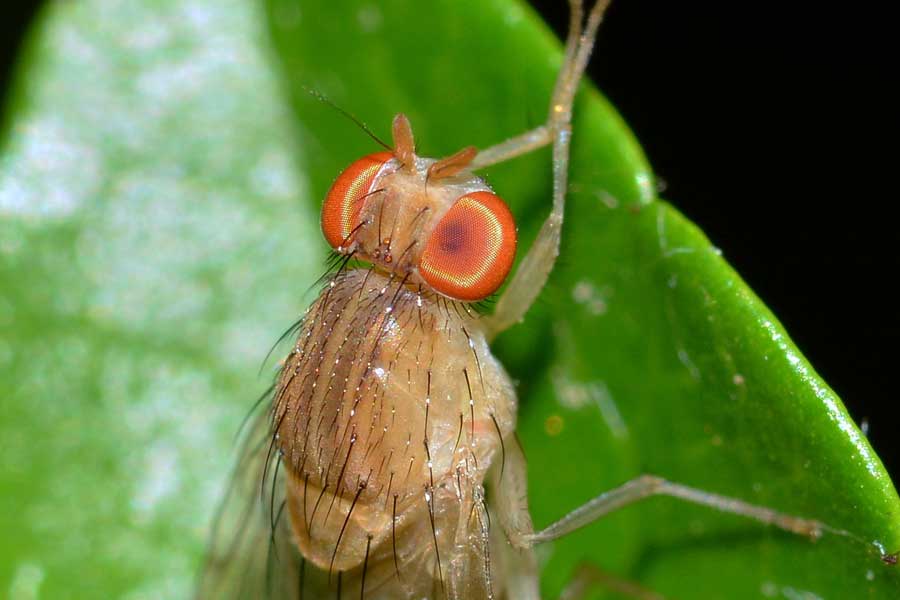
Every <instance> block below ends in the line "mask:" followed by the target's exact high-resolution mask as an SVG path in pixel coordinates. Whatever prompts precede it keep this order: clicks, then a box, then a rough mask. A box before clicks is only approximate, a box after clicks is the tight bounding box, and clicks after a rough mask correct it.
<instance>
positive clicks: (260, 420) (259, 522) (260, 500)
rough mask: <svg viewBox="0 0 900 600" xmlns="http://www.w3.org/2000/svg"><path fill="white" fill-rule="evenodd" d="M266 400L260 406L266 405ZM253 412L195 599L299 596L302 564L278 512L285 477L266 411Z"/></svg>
mask: <svg viewBox="0 0 900 600" xmlns="http://www.w3.org/2000/svg"><path fill="white" fill-rule="evenodd" d="M268 396H269V394H267V395H266V397H268ZM265 399H266V398H263V399H261V401H260V403H259V404H262V405H266V406H268V403H267V402H265ZM254 412H256V413H257V414H255V415H253V416H252V417H251V419H252V420H251V421H250V423H249V426H248V427H247V431H246V432H245V434H244V435H243V438H242V439H241V442H240V444H239V451H238V455H237V459H236V461H235V464H234V470H233V473H232V475H231V479H230V482H229V485H228V488H227V491H226V493H225V496H224V498H223V499H222V500H221V504H220V506H219V507H218V509H217V511H216V514H215V517H214V520H213V524H212V530H211V534H210V538H209V545H208V548H207V553H206V559H205V562H204V565H203V568H202V570H201V572H200V574H199V577H198V581H197V589H196V595H195V597H196V598H197V599H198V600H239V599H240V600H249V599H253V600H258V599H260V598H266V599H268V598H271V599H273V600H274V599H278V600H299V599H300V598H301V595H300V587H301V584H302V581H301V579H302V578H301V572H302V571H303V569H302V560H301V558H300V556H299V554H298V552H297V550H296V549H295V548H294V547H293V544H292V543H291V540H290V531H289V526H288V524H287V519H286V518H285V517H284V515H283V514H282V512H283V508H284V482H283V473H282V472H281V469H280V466H281V465H280V457H279V456H278V455H277V452H275V451H274V450H273V446H272V443H271V433H270V429H271V428H270V413H269V411H268V410H265V409H264V408H262V407H258V408H257V409H256V410H255V411H254Z"/></svg>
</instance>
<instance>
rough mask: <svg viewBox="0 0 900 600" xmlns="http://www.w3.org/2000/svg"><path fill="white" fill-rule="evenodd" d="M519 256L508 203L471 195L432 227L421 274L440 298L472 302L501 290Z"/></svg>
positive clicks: (489, 196)
mask: <svg viewBox="0 0 900 600" xmlns="http://www.w3.org/2000/svg"><path fill="white" fill-rule="evenodd" d="M515 255H516V224H515V221H513V216H512V213H510V212H509V208H508V207H507V206H506V203H505V202H503V200H501V199H500V198H499V197H498V196H495V195H494V194H492V193H490V192H472V193H471V194H466V195H465V196H463V197H461V198H460V199H459V200H457V201H456V203H455V204H454V205H453V206H452V207H451V208H450V210H449V211H447V214H445V215H444V217H443V218H442V219H441V220H440V221H439V222H438V224H437V227H435V228H434V231H433V232H432V234H431V237H430V238H428V243H427V244H426V245H425V251H424V252H423V253H422V258H421V259H420V260H419V273H421V275H422V277H423V278H424V279H425V281H426V282H428V284H429V285H430V286H431V287H433V288H434V289H435V290H436V291H438V292H440V293H441V294H444V295H445V296H449V297H450V298H455V299H456V300H464V301H466V302H472V301H475V300H481V299H483V298H486V297H488V296H490V295H491V293H493V292H494V290H496V289H497V288H498V287H500V284H501V283H503V280H504V279H506V276H507V275H508V274H509V269H510V267H512V263H513V258H515Z"/></svg>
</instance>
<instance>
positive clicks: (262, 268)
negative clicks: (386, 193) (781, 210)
mask: <svg viewBox="0 0 900 600" xmlns="http://www.w3.org/2000/svg"><path fill="white" fill-rule="evenodd" d="M558 65H559V52H558V44H557V42H556V41H555V40H554V39H553V38H552V36H551V35H550V34H549V33H548V32H547V30H546V28H545V27H544V26H543V25H541V24H540V23H539V22H538V21H537V19H536V18H535V17H534V16H533V15H532V14H531V13H530V12H529V11H528V10H526V9H523V8H522V7H521V6H520V5H519V4H517V3H512V2H509V1H508V0H502V1H501V0H490V1H486V2H474V1H467V2H450V1H449V0H445V1H441V2H433V3H427V4H426V3H415V2H399V1H388V2H382V3H372V2H342V3H337V2H314V3H313V2H299V1H298V0H266V2H264V3H263V4H261V5H257V4H253V3H216V2H212V1H209V0H191V1H190V2H176V1H174V0H161V1H159V2H126V1H125V0H119V1H100V0H93V1H87V2H81V3H55V4H51V5H49V6H48V7H47V9H46V10H45V11H44V13H43V15H42V17H41V18H40V19H39V22H38V24H37V26H36V28H35V30H34V32H33V35H32V36H31V39H30V42H29V43H28V45H27V47H26V49H25V51H24V53H23V57H22V63H21V65H20V68H19V74H18V75H19V76H18V79H17V85H16V87H15V88H14V90H13V91H12V93H11V95H10V97H9V98H8V99H7V100H8V102H7V106H6V113H5V114H4V117H3V119H4V121H3V123H4V130H3V132H4V136H5V137H4V140H3V155H2V158H0V331H2V336H0V397H2V399H3V401H2V404H0V440H2V441H0V444H2V449H3V452H2V454H0V473H2V474H0V527H2V530H3V531H4V537H5V541H4V543H3V544H2V545H0V590H2V591H3V592H2V593H8V594H9V596H10V597H11V598H16V599H18V598H30V597H34V594H31V592H32V591H36V590H38V591H39V592H40V595H41V596H42V597H49V598H85V597H96V598H110V597H124V598H129V599H136V598H151V597H153V598H155V597H167V598H168V597H184V596H185V595H186V594H187V593H188V590H189V589H190V584H191V574H192V571H193V570H194V569H195V568H196V565H197V564H198V560H199V556H200V554H201V553H202V547H203V541H204V537H205V532H206V524H207V522H208V518H209V515H210V513H211V510H212V509H213V507H214V506H215V503H216V499H217V497H218V496H219V494H220V492H221V486H222V483H223V481H224V479H225V477H226V476H227V465H228V462H229V458H230V456H229V452H230V450H231V434H232V432H233V431H234V429H235V428H236V427H237V424H238V422H239V420H240V418H241V416H242V414H243V412H244V411H245V410H246V408H247V407H248V405H249V403H250V402H251V401H252V399H253V398H254V397H255V396H256V394H257V393H259V391H261V389H262V388H264V387H265V377H264V378H262V379H260V378H257V376H256V368H257V365H258V361H259V360H260V359H261V358H262V356H263V355H264V354H265V352H266V350H267V349H268V345H269V344H270V343H271V342H272V341H274V339H276V338H277V337H278V335H279V334H280V332H281V331H282V330H283V329H284V328H285V327H286V326H287V325H288V324H290V323H291V322H292V321H293V319H294V318H295V316H296V315H297V314H298V313H299V312H300V311H302V309H303V308H304V307H305V304H306V303H307V302H308V301H309V300H310V297H309V295H308V294H305V292H306V290H307V288H308V287H309V285H310V284H311V283H312V282H313V281H314V280H315V278H316V277H317V276H318V274H319V271H320V270H321V268H322V266H321V265H322V258H323V257H324V251H325V245H324V242H322V241H321V240H320V235H319V233H318V226H317V219H318V206H319V199H320V198H321V197H322V195H323V194H324V192H325V190H326V189H327V187H328V186H329V184H330V183H331V181H332V179H333V177H334V176H335V175H336V173H338V172H339V171H340V169H341V168H342V167H344V166H346V165H347V164H348V163H349V162H350V161H352V160H353V159H354V158H356V157H358V156H360V155H362V154H365V153H368V152H370V151H372V150H373V149H374V148H375V145H374V143H373V142H372V140H370V139H369V138H368V137H367V136H366V135H365V134H363V133H362V132H361V131H360V130H359V129H358V128H356V127H355V126H354V125H352V124H351V123H350V122H349V121H348V120H346V119H344V118H343V117H341V116H340V115H338V114H337V113H336V111H333V110H331V109H330V108H328V107H327V106H325V105H324V104H322V103H320V102H318V101H316V100H314V99H313V98H312V97H311V96H310V95H309V94H308V93H307V92H306V89H307V88H309V89H315V90H317V91H319V92H321V93H323V94H325V95H326V96H328V97H329V98H331V99H332V100H333V101H334V102H335V103H336V104H337V105H339V106H341V107H342V108H344V109H346V110H348V111H350V112H352V113H354V114H356V115H357V116H359V117H360V118H362V119H363V120H364V121H366V122H367V123H369V125H370V126H371V127H372V128H373V129H374V130H375V132H376V133H377V134H379V135H381V136H382V137H387V136H388V133H389V123H390V118H391V117H392V116H393V114H395V113H396V112H399V111H403V112H406V113H407V114H408V115H409V116H410V119H411V121H412V124H413V127H414V130H415V132H416V135H417V141H418V147H419V149H420V152H422V153H423V154H426V155H433V156H441V155H446V154H449V153H450V152H453V151H455V150H457V149H459V148H460V147H462V146H464V145H467V144H475V145H479V146H486V145H489V144H491V143H493V142H495V141H498V140H501V139H504V138H505V137H508V136H510V135H513V134H515V133H518V132H520V131H522V130H524V129H525V128H527V127H530V126H534V125H536V124H538V123H539V122H540V121H541V120H542V118H543V115H544V112H545V110H546V103H547V98H548V95H549V88H550V86H551V84H552V81H553V77H554V75H555V71H556V69H557V67H558ZM636 76H640V74H636ZM573 139H574V147H573V161H572V175H571V177H572V193H571V194H570V202H569V211H568V214H567V225H566V230H565V238H564V247H563V250H562V260H561V263H560V265H559V268H558V269H557V270H556V271H555V273H554V275H553V278H552V281H551V285H550V286H549V287H548V289H547V290H546V291H545V292H544V293H543V294H542V296H541V298H540V300H539V304H538V306H536V308H535V309H534V310H533V311H532V313H530V314H529V315H528V318H527V319H526V321H525V323H524V324H522V325H520V326H518V327H516V328H514V329H512V330H510V331H509V332H508V333H506V334H504V335H503V336H501V338H500V339H499V340H498V344H497V350H498V353H499V355H500V356H501V358H502V359H503V361H504V363H505V364H506V365H507V366H508V368H509V369H510V371H511V373H512V374H513V376H514V377H515V378H516V379H517V380H519V382H520V388H519V389H520V396H521V398H520V400H521V403H522V410H521V424H520V435H521V437H522V441H523V445H524V447H525V450H526V453H527V455H528V457H529V465H530V486H531V489H530V499H531V503H532V508H533V514H534V517H535V521H536V523H537V524H538V525H544V524H547V523H549V522H550V521H552V520H554V519H556V518H558V517H559V516H561V515H562V514H564V513H565V512H566V511H568V510H570V509H572V508H574V507H575V506H577V505H578V504H580V503H581V502H583V501H585V500H587V499H589V498H590V497H592V496H593V495H595V494H596V493H598V492H600V491H603V490H605V489H608V488H610V487H612V486H613V485H616V484H619V483H621V482H623V481H625V480H626V479H628V478H630V477H632V476H634V475H637V474H639V473H641V472H654V473H657V474H661V475H664V476H667V477H670V478H673V479H677V480H679V481H682V482H685V483H688V484H690V485H694V486H697V487H702V488H704V489H708V490H711V491H715V492H719V493H723V494H730V495H735V496H738V497H741V498H745V499H748V500H752V501H754V502H758V503H762V504H765V505H768V506H772V507H775V508H778V509H780V510H784V511H788V512H792V513H796V514H800V515H804V516H809V517H814V518H818V519H821V520H824V521H826V522H828V523H829V524H831V525H833V526H836V527H840V528H845V529H848V530H850V531H852V532H854V533H855V534H857V535H858V536H860V538H861V539H863V540H865V543H863V542H855V541H848V540H844V539H837V538H833V537H826V538H825V539H823V540H822V541H820V542H819V543H817V544H811V543H809V542H807V541H805V540H802V539H796V538H792V537H790V536H787V535H783V534H780V533H777V532H772V531H768V530H764V529H762V528H760V527H758V526H756V525H754V524H752V523H747V522H745V521H743V520H741V519H736V518H733V517H729V516H723V515H718V514H711V513H710V512H709V511H706V510H702V509H698V508H695V507H688V506H684V505H681V504H678V503H677V502H675V501H669V500H664V499H654V500H649V501H647V502H645V503H644V504H643V505H641V506H636V507H633V508H629V509H626V510H624V511H622V513H621V514H617V515H615V516H612V517H610V518H609V519H606V520H604V521H603V522H602V523H598V524H595V525H591V526H589V527H587V528H585V529H583V530H582V531H579V532H577V533H576V534H574V535H572V536H571V537H569V538H567V539H565V540H561V541H559V542H556V543H553V544H551V545H548V546H547V547H545V548H542V549H541V552H540V556H541V559H542V561H543V563H542V564H543V565H544V566H543V573H544V576H543V582H544V587H545V593H546V594H547V597H554V595H555V594H556V593H557V592H558V591H559V589H561V587H562V586H563V584H564V583H565V581H566V580H567V579H568V577H569V576H570V574H571V572H572V571H573V569H574V568H575V567H576V566H577V564H578V563H579V562H582V561H591V562H595V563H597V564H599V565H601V566H603V567H604V568H607V569H610V570H612V571H615V572H618V573H623V574H625V575H626V576H629V577H632V578H635V579H639V580H640V581H642V582H643V583H644V584H645V585H648V586H650V587H651V588H653V589H656V590H658V591H660V592H663V593H666V594H668V595H671V596H672V597H681V598H688V597H690V598H758V597H760V596H764V597H773V598H779V597H782V598H798V597H808V598H816V597H819V598H847V597H852V598H891V597H896V595H897V594H898V593H900V574H898V572H897V570H896V569H891V568H889V567H886V566H885V565H883V564H882V563H881V561H880V560H879V558H878V554H877V552H875V550H874V547H873V546H871V545H870V543H871V542H875V541H877V542H880V543H881V544H883V545H884V546H885V547H886V548H887V549H888V550H896V549H900V502H898V499H897V494H896V492H895V490H894V488H893V486H892V484H891V482H890V480H889V478H888V476H887V475H886V473H885V472H884V470H883V469H882V467H881V465H880V462H879V461H878V458H877V457H876V456H875V454H874V453H873V451H872V449H871V448H870V447H869V445H868V443H867V442H866V440H865V439H864V438H863V437H862V435H861V434H860V432H859V431H858V429H857V428H856V426H855V425H854V424H853V423H852V422H851V421H850V419H849V417H848V416H847V414H846V412H845V411H844V409H843V407H842V405H841V403H840V400H839V399H837V397H836V396H835V395H834V394H833V393H832V392H831V390H830V389H829V388H828V387H827V385H826V384H825V383H823V382H822V381H821V380H820V379H819V378H818V376H817V375H816V374H815V372H814V371H813V370H812V368H811V367H810V366H809V365H808V364H807V363H806V361H805V359H803V357H802V355H801V354H800V353H799V351H798V350H797V349H796V348H795V347H794V346H793V344H792V343H791V342H790V340H789V338H788V337H787V335H786V334H785V333H784V331H783V330H782V329H781V326H780V325H779V324H778V322H777V320H776V319H775V318H774V317H773V316H772V315H771V314H770V313H769V312H768V311H767V309H766V308H765V307H764V306H763V305H762V304H761V303H760V301H759V300H758V299H757V298H756V297H755V296H754V295H753V294H752V292H751V291H750V290H748V289H747V288H746V286H745V285H744V284H743V283H742V282H741V281H740V279H739V278H738V277H737V276H736V275H735V274H734V273H733V272H732V271H731V269H730V268H729V267H728V266H727V264H726V263H725V261H724V260H723V259H722V258H721V257H720V256H719V254H718V252H717V251H716V250H715V248H714V247H713V246H712V245H711V244H710V243H709V241H708V240H706V238H705V237H704V236H703V234H702V233H701V232H699V231H698V230H697V229H696V228H695V227H694V226H693V225H691V224H690V223H689V222H687V221H686V220H685V219H684V217H682V216H681V215H679V214H678V213H677V211H675V210H674V209H673V208H671V207H670V206H669V205H667V204H666V203H664V202H661V201H658V200H656V199H655V198H654V192H653V189H654V187H653V177H652V174H651V172H650V169H649V167H648V166H647V164H646V162H645V160H644V158H643V156H642V154H641V151H640V149H639V147H638V146H637V144H636V142H635V141H634V140H633V139H632V137H631V135H630V133H629V132H628V130H627V128H626V127H625V126H624V124H623V123H622V122H621V120H620V118H619V117H618V116H617V115H616V114H615V112H614V111H613V109H612V108H611V107H610V106H609V105H608V104H607V103H606V102H605V101H604V100H603V99H602V98H601V97H600V96H599V95H598V94H596V93H595V92H593V91H586V92H585V93H584V94H583V95H582V97H581V98H580V101H579V103H578V106H577V119H576V123H575V134H574V138H573ZM486 176H487V177H488V179H489V181H490V182H491V184H492V185H493V186H494V188H495V189H496V190H497V191H498V193H500V194H501V195H502V196H503V197H504V198H506V199H507V200H508V202H509V203H510V205H511V207H512V209H513V212H514V213H515V214H516V216H517V218H518V220H519V224H520V228H521V231H522V238H523V241H524V243H523V247H526V246H527V244H528V242H529V241H530V240H531V239H532V238H533V236H534V232H535V231H536V228H537V226H538V224H539V223H540V220H541V219H542V218H543V217H544V216H545V214H546V211H547V210H548V208H549V190H550V169H549V157H548V153H547V152H538V153H535V155H533V156H529V157H524V158H522V159H518V160H516V161H514V162H512V163H509V164H506V165H502V166H498V167H495V168H492V169H490V170H489V172H488V173H486ZM726 200H727V198H723V206H726V205H727V202H726ZM773 218H774V217H773ZM7 591H8V592H7ZM29 594H31V595H29ZM804 594H805V595H804Z"/></svg>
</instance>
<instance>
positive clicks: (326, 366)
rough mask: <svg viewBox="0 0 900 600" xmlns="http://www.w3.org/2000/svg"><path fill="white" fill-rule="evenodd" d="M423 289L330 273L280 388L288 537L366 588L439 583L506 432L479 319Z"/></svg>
mask: <svg viewBox="0 0 900 600" xmlns="http://www.w3.org/2000/svg"><path fill="white" fill-rule="evenodd" d="M423 293H424V292H423V291H422V290H420V289H418V287H413V286H409V285H407V284H406V283H405V282H404V281H403V280H402V279H401V278H400V277H398V276H397V275H390V274H385V273H382V272H380V271H377V270H374V269H356V270H351V271H347V272H343V273H340V274H339V275H337V276H335V278H334V279H333V280H332V281H331V282H330V283H329V284H327V285H326V286H325V288H324V290H323V291H322V293H321V295H320V296H319V298H318V299H317V300H316V302H315V303H314V304H313V306H312V307H311V309H310V311H309V313H308V314H307V317H306V319H305V321H304V325H303V327H302V329H301V331H300V334H299V336H298V339H297V343H296V345H295V347H294V349H293V351H292V352H291V353H290V355H289V356H288V358H287V360H286V361H285V364H284V367H283V370H282V373H281V375H280V378H279V381H278V383H277V385H276V391H275V401H274V404H273V406H274V410H273V414H272V419H273V431H274V432H275V436H276V437H275V445H276V447H277V449H278V450H279V453H280V455H281V456H282V460H283V468H284V469H285V470H286V472H287V477H288V487H287V508H288V515H289V518H290V523H291V529H292V531H293V534H294V538H295V542H296V544H297V545H298V547H299V548H300V551H301V553H302V554H303V556H304V557H305V558H306V559H307V560H309V561H311V562H312V563H314V564H315V565H316V566H317V567H319V568H320V569H323V570H327V571H329V572H330V573H337V572H342V573H348V572H354V571H356V572H358V573H359V575H360V576H361V574H362V573H361V571H362V570H365V571H366V572H367V573H368V575H367V576H368V578H369V579H368V582H367V584H366V586H367V588H368V589H374V586H379V585H382V584H391V585H394V584H397V585H401V584H402V585H406V586H409V585H412V583H411V582H406V583H403V573H404V572H409V573H415V572H419V569H420V568H424V569H426V571H428V572H431V573H433V575H434V580H435V582H437V583H438V584H440V583H441V579H442V578H443V571H444V570H445V569H446V565H442V564H441V562H442V561H447V560H449V559H450V556H451V554H452V553H453V552H454V550H453V548H454V540H455V539H457V538H458V531H457V530H458V529H459V523H460V521H461V519H460V508H461V506H462V505H463V504H466V505H467V506H468V508H467V510H468V512H469V513H471V512H472V508H471V503H472V498H475V497H480V496H479V494H478V493H476V492H474V491H473V490H472V489H471V488H473V487H478V488H480V486H481V482H482V481H483V480H484V474H485V471H486V470H487V468H488V467H489V466H490V464H491V462H492V461H493V459H494V457H495V455H497V454H498V452H499V450H500V448H501V447H502V444H501V442H500V439H501V437H503V436H506V435H508V434H509V433H510V432H511V431H512V430H513V428H514V410H515V407H514V406H510V402H509V400H508V398H511V397H512V393H511V386H510V384H509V380H508V377H507V376H506V374H505V373H504V372H503V370H502V368H501V367H500V366H499V364H498V363H497V362H496V361H495V360H494V359H493V357H492V356H491V355H490V354H489V352H488V350H487V344H486V342H485V341H484V339H483V336H481V335H480V334H478V333H476V334H472V333H470V330H473V329H474V328H472V327H471V321H472V320H473V319H475V318H477V316H475V315H472V314H470V313H469V312H467V311H466V310H463V309H461V308H459V307H457V306H455V305H453V304H452V303H451V302H449V301H445V300H444V299H443V298H441V299H440V300H436V299H435V298H434V297H433V295H432V296H431V297H428V298H425V299H424V301H423V295H422V294H423ZM467 325H468V327H467ZM467 514H468V513H467ZM463 521H465V519H463ZM425 533H427V535H424V534H425ZM442 552H443V555H444V556H443V557H441V554H442ZM413 567H415V568H413ZM395 580H396V581H395ZM392 581H393V582H394V583H391V582H392ZM416 585H418V584H416ZM423 585H424V584H423ZM428 585H431V584H430V583H429V584H428ZM370 586H373V587H372V588H370Z"/></svg>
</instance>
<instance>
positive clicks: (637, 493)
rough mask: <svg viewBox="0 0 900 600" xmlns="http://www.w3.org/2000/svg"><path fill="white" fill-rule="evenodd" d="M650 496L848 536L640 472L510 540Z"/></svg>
mask: <svg viewBox="0 0 900 600" xmlns="http://www.w3.org/2000/svg"><path fill="white" fill-rule="evenodd" d="M652 496H670V497H672V498H679V499H681V500H685V501H687V502H690V503H693V504H698V505H701V506H706V507H709V508H713V509H715V510H718V511H721V512H725V513H731V514H734V515H738V516H742V517H747V518H748V519H753V520H755V521H758V522H760V523H763V524H765V525H770V526H774V527H778V528H779V529H783V530H784V531H787V532H790V533H794V534H797V535H801V536H804V537H808V538H810V539H811V540H817V539H818V538H820V537H821V536H822V534H824V533H831V534H836V535H841V536H845V537H852V536H851V534H850V533H849V532H847V531H844V530H841V529H835V528H832V527H830V526H828V525H826V524H825V523H822V522H820V521H815V520H812V519H804V518H801V517H796V516H793V515H788V514H784V513H781V512H778V511H775V510H772V509H771V508H767V507H765V506H759V505H757V504H750V503H749V502H744V501H743V500H738V499H737V498H730V497H728V496H721V495H719V494H714V493H712V492H707V491H704V490H699V489H697V488H692V487H688V486H686V485H682V484H680V483H674V482H672V481H668V480H666V479H663V478H662V477H656V476H654V475H641V476H640V477H636V478H635V479H632V480H631V481H628V482H627V483H624V484H623V485H620V486H619V487H617V488H614V489H612V490H610V491H608V492H604V493H602V494H600V495H599V496H597V497H596V498H594V499H593V500H589V501H588V502H586V503H585V504H582V505H581V506H579V507H578V508H576V509H575V510H573V511H572V512H570V513H569V514H567V515H566V516H564V517H563V518H562V519H560V520H558V521H556V522H555V523H552V524H551V525H549V526H548V527H546V528H545V529H542V530H541V531H538V532H535V533H528V532H527V531H526V530H522V531H521V532H520V535H519V537H517V538H511V541H512V542H513V544H523V545H526V546H531V545H534V544H539V543H541V542H549V541H551V540H555V539H559V538H561V537H563V536H565V535H567V534H569V533H571V532H573V531H575V530H576V529H580V528H581V527H584V526H585V525H588V524H589V523H592V522H594V521H596V520H597V519H599V518H601V517H603V516H605V515H607V514H609V513H612V512H614V511H616V510H619V509H620V508H624V507H626V506H629V505H631V504H634V503H636V502H638V501H640V500H644V499H646V498H650V497H652Z"/></svg>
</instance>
